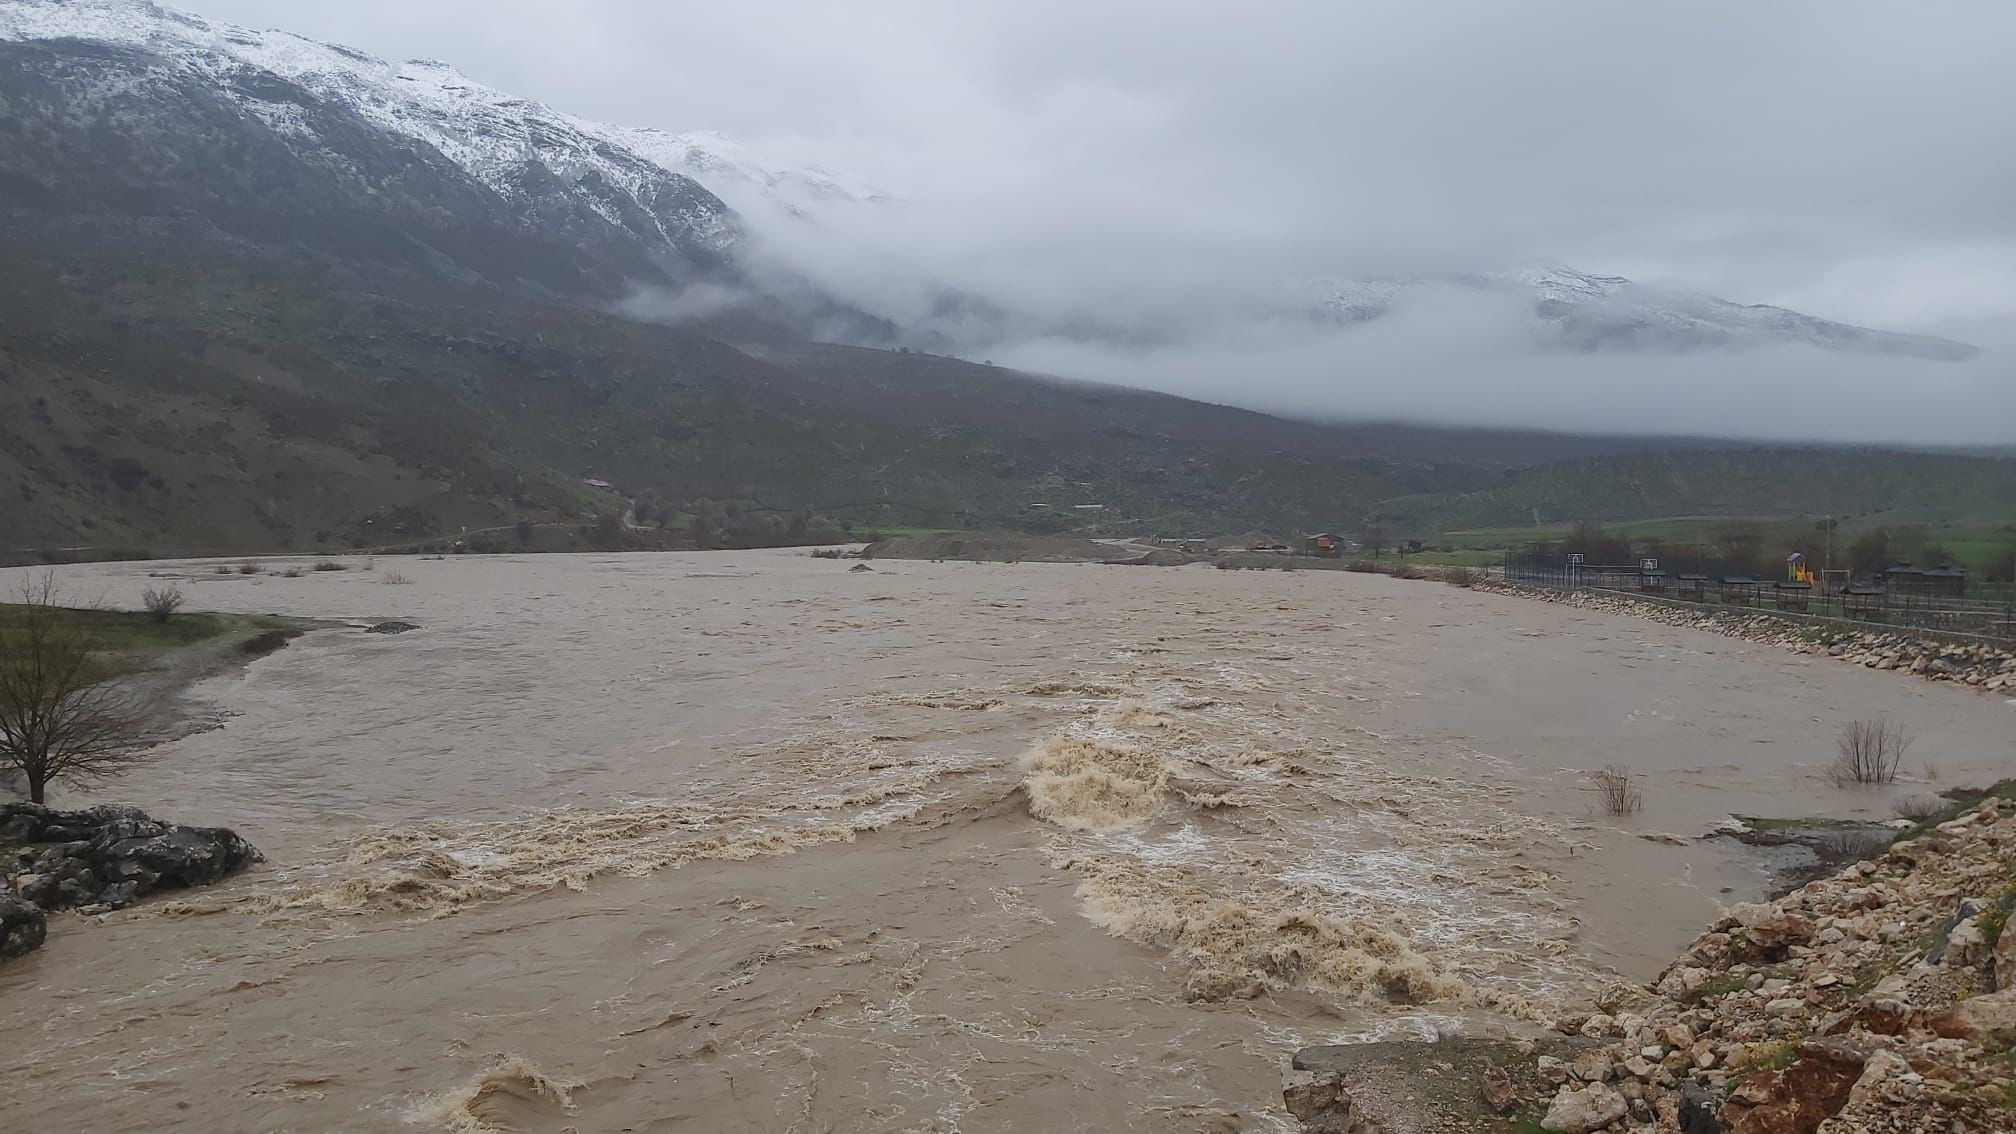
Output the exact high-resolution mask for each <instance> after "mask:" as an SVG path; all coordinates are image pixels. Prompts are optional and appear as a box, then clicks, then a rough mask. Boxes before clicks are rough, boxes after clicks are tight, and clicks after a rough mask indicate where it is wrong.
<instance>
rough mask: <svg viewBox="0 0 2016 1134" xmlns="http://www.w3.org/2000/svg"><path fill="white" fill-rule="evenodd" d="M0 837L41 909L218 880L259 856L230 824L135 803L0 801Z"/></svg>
mask: <svg viewBox="0 0 2016 1134" xmlns="http://www.w3.org/2000/svg"><path fill="white" fill-rule="evenodd" d="M0 844H11V845H12V846H13V847H14V848H15V849H14V850H12V851H11V852H0V854H6V855H8V857H9V858H11V862H7V863H6V864H7V865H8V866H9V867H10V868H11V869H13V870H15V871H17V874H16V877H15V884H16V886H17V887H18V888H19V891H20V894H21V896H22V897H23V898H25V899H26V900H27V901H29V902H32V903H34V904H35V905H37V906H39V907H41V908H42V909H45V910H56V909H67V908H70V907H73V906H93V905H99V906H106V907H110V908H113V909H117V908H118V907H120V906H125V905H130V904H132V903H133V902H134V901H135V900H137V899H138V898H139V897H141V896H142V895H144V894H149V893H152V892H153V891H155V890H165V889H179V888H182V887H186V886H202V885H207V884H209V883H212V882H216V881H219V880H221V879H223V878H224V877H225V876H227V875H229V874H232V873H235V872H236V871H239V870H243V869H244V868H245V867H247V866H250V865H251V864H252V863H255V862H259V861H261V860H262V859H263V858H264V856H263V855H261V854H260V853H259V851H258V848H256V847H254V846H253V845H252V844H251V843H248V842H246V841H245V840H244V839H242V838H240V837H239V836H238V834H237V833H236V832H235V831H231V830H229V829H227V828H224V827H184V826H181V825H179V824H175V823H164V822H161V821H160V820H158V819H154V818H152V817H151V816H149V815H148V814H147V813H146V812H144V811H141V810H139V809H138V808H133V807H114V806H104V807H93V808H90V809H89V810H85V811H57V810H54V809H52V808H48V807H43V806H41V805H39V804H33V803H9V804H0ZM0 861H6V860H4V859H0Z"/></svg>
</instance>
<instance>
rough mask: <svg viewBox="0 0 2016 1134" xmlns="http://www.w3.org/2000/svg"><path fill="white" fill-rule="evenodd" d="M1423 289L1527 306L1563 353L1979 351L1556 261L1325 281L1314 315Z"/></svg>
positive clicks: (1962, 354)
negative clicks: (1507, 268)
mask: <svg viewBox="0 0 2016 1134" xmlns="http://www.w3.org/2000/svg"><path fill="white" fill-rule="evenodd" d="M1430 288H1454V289H1459V290H1462V291H1472V292H1478V293H1484V294H1490V295H1499V296H1505V297H1508V298H1513V299H1516V300H1518V301H1520V302H1522V303H1525V304H1530V306H1531V309H1532V312H1533V315H1534V317H1535V319H1536V321H1537V326H1538V328H1539V329H1540V330H1541V332H1542V333H1543V335H1544V336H1545V341H1546V342H1548V343H1549V345H1553V346H1556V347H1559V348H1564V349H1570V350H1580V351H1600V350H1611V351H1652V352H1660V353H1679V352H1686V351H1696V350H1747V349H1752V348H1756V347H1766V346H1782V345H1787V344H1804V345H1807V346H1814V347H1821V348H1824V349H1827V350H1838V351H1847V352H1851V353H1856V354H1873V355H1896V356H1904V357H1913V358H1928V359H1938V360H1959V359H1966V358H1971V357H1973V356H1974V355H1975V354H1977V353H1979V352H1978V351H1977V350H1976V349H1975V348H1974V347H1971V346H1968V345H1967V344H1965V343H1957V342H1953V341H1952V340H1950V339H1941V338H1935V337H1932V336H1929V335H1905V334H1896V333H1893V332H1889V331H1872V330H1869V329H1868V328H1865V327H1856V326H1852V325H1850V324H1847V323H1835V322H1831V321H1829V320H1826V319H1818V318H1815V317H1813V316H1811V315H1802V314H1800V313H1799V312H1797V311H1788V310H1786V309H1785V308H1783V307H1771V306H1767V305H1764V304H1741V303H1731V302H1729V301H1728V300H1726V299H1717V298H1715V297H1714V296H1710V295H1700V294H1696V293H1693V292H1686V291H1675V290H1671V289H1666V288H1658V287H1651V286H1647V285H1644V284H1639V283H1634V282H1633V281H1631V280H1628V279H1625V278H1623V277H1621V276H1595V275H1589V274H1587V273H1584V272H1578V271H1576V270H1574V269H1573V268H1566V267H1560V266H1548V267H1541V268H1532V269H1527V270H1524V271H1516V272H1498V273H1488V274H1468V275H1460V274H1459V275H1438V276H1410V277H1392V276H1386V277H1375V278H1369V279H1356V280H1343V281H1329V282H1327V283H1326V284H1324V285H1321V286H1319V287H1318V288H1317V289H1316V291H1317V293H1318V299H1317V301H1316V304H1315V308H1314V311H1315V314H1316V315H1317V317H1318V318H1320V319H1323V320H1326V321H1330V322H1334V323H1339V324H1344V325H1353V324H1360V323H1367V322H1370V321H1372V320H1374V319H1378V318H1380V317H1381V316H1384V315H1386V314H1388V313H1390V312H1391V311H1392V310H1393V309H1394V308H1395V307H1396V306H1397V305H1399V304H1401V303H1403V302H1405V301H1406V300H1407V299H1408V298H1409V297H1410V296H1412V295H1414V294H1417V293H1420V292H1422V291H1424V290H1426V289H1430Z"/></svg>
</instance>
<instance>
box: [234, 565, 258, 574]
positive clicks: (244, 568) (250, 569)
mask: <svg viewBox="0 0 2016 1134" xmlns="http://www.w3.org/2000/svg"><path fill="white" fill-rule="evenodd" d="M238 573H239V574H240V575H257V574H258V573H259V565H258V564H257V563H240V564H239V565H238Z"/></svg>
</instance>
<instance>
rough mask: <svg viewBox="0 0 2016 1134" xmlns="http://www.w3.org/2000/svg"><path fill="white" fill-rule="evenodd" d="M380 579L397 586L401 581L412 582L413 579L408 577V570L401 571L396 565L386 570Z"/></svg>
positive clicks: (382, 581)
mask: <svg viewBox="0 0 2016 1134" xmlns="http://www.w3.org/2000/svg"><path fill="white" fill-rule="evenodd" d="M378 581H379V582H381V583H390V584H392V585H394V586H397V585H399V584H401V583H410V582H412V581H413V580H411V579H409V578H407V577H406V572H404V571H401V570H399V569H398V568H396V567H395V568H393V569H392V570H390V571H387V572H385V573H384V574H383V575H380V576H378Z"/></svg>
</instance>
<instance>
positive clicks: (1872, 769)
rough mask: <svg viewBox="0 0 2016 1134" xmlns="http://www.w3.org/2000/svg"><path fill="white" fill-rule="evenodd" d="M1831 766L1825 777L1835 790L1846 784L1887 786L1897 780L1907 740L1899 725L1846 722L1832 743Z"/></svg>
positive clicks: (1908, 746) (1885, 722)
mask: <svg viewBox="0 0 2016 1134" xmlns="http://www.w3.org/2000/svg"><path fill="white" fill-rule="evenodd" d="M1835 746H1836V749H1837V751H1836V754H1835V757H1834V763H1833V764H1832V765H1830V766H1829V767H1828V769H1827V778H1828V779H1830V780H1832V781H1833V782H1834V786H1836V787H1846V786H1848V785H1850V784H1887V783H1892V782H1895V781H1896V779H1897V769H1898V767H1899V766H1901V765H1902V764H1903V763H1904V753H1905V751H1906V750H1908V749H1909V748H1910V747H1911V737H1910V736H1909V735H1908V734H1907V733H1905V731H1904V728H1903V726H1902V725H1893V724H1891V723H1890V722H1889V721H1888V720H1885V719H1883V718H1881V717H1878V718H1877V719H1875V720H1873V721H1849V722H1848V724H1847V725H1846V726H1845V727H1844V728H1842V730H1841V737H1840V739H1839V740H1838V741H1836V742H1835Z"/></svg>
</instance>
